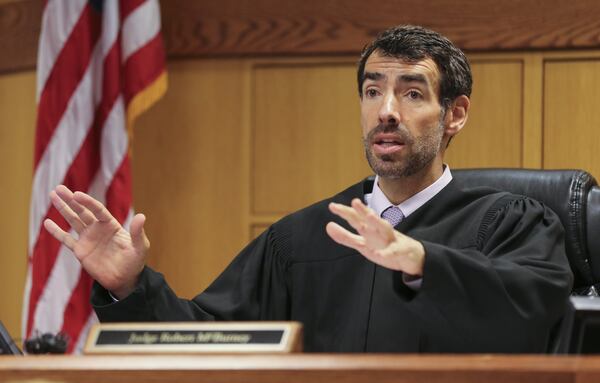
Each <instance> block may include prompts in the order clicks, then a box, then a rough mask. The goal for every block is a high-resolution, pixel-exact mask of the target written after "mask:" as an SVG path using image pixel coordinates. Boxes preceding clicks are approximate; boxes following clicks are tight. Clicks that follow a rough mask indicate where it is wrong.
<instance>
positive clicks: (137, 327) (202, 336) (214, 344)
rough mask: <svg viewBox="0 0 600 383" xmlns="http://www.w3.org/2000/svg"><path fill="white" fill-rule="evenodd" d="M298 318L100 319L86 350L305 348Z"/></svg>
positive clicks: (264, 350) (270, 350)
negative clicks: (210, 319) (287, 320)
mask: <svg viewBox="0 0 600 383" xmlns="http://www.w3.org/2000/svg"><path fill="white" fill-rule="evenodd" d="M301 338H302V325H301V324H300V323H298V322H167V323H165V322H152V323H99V324H96V325H94V326H93V327H92V329H91V330H90V333H89V334H88V338H87V342H86V346H85V349H84V352H85V353H86V354H122V353H126V354H146V353H148V354H163V353H290V352H301V351H302V339H301Z"/></svg>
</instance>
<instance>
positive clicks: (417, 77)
mask: <svg viewBox="0 0 600 383" xmlns="http://www.w3.org/2000/svg"><path fill="white" fill-rule="evenodd" d="M386 77H387V76H386V75H384V74H383V73H380V72H365V80H372V81H377V80H382V79H385V78H386ZM398 80H399V81H401V82H418V83H421V84H425V85H427V84H429V82H428V81H427V78H426V77H425V76H424V75H423V74H421V73H409V74H403V75H400V76H399V77H398Z"/></svg>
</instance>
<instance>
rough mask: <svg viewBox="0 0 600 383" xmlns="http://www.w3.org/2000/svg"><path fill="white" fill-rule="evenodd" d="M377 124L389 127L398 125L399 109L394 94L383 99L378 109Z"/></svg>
mask: <svg viewBox="0 0 600 383" xmlns="http://www.w3.org/2000/svg"><path fill="white" fill-rule="evenodd" d="M379 123H381V124H384V125H391V126H395V125H398V124H400V108H399V104H398V100H397V99H396V97H395V95H394V94H387V95H385V97H383V100H382V104H381V107H380V108H379Z"/></svg>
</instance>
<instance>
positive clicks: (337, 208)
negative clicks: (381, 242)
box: [329, 202, 364, 232]
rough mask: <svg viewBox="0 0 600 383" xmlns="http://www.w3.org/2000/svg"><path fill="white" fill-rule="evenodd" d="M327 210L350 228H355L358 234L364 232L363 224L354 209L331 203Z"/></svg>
mask: <svg viewBox="0 0 600 383" xmlns="http://www.w3.org/2000/svg"><path fill="white" fill-rule="evenodd" d="M329 210H330V211H331V212H332V213H333V214H335V215H338V216H340V217H342V218H343V219H345V220H346V221H347V222H348V223H349V224H350V226H352V227H353V228H355V229H356V230H357V231H358V232H360V231H362V230H364V227H363V226H364V222H363V220H362V219H361V218H360V216H359V214H358V213H357V212H356V210H355V209H354V208H352V207H350V206H346V205H342V204H339V203H335V202H331V203H330V204H329Z"/></svg>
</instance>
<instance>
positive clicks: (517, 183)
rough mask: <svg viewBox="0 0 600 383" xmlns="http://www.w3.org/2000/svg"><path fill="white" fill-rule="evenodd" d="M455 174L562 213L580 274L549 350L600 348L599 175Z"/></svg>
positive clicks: (464, 171) (570, 252) (517, 171)
mask: <svg viewBox="0 0 600 383" xmlns="http://www.w3.org/2000/svg"><path fill="white" fill-rule="evenodd" d="M452 174H453V176H454V178H455V179H456V180H457V181H458V182H460V183H462V184H463V185H464V186H467V187H468V186H488V187H492V188H495V189H499V190H504V191H508V192H511V193H514V194H520V195H525V196H528V197H531V198H534V199H536V200H538V201H540V202H542V203H544V204H545V205H546V206H548V207H550V208H551V209H552V210H554V212H556V213H557V214H558V216H559V217H560V220H561V222H562V224H563V226H564V228H565V234H566V238H565V247H566V252H567V256H568V258H569V263H570V265H571V269H572V271H573V274H574V277H575V281H574V285H573V295H574V296H573V297H571V306H570V307H569V308H568V309H567V314H566V316H565V317H564V318H563V320H562V322H561V323H560V324H559V325H557V327H556V328H555V331H554V336H553V339H552V341H551V344H549V347H548V352H549V353H582V352H583V353H588V352H591V353H598V352H600V345H597V344H596V343H597V339H598V338H599V337H600V310H599V308H600V305H599V304H598V302H599V301H600V298H597V297H598V293H599V292H600V187H598V185H597V183H596V180H595V179H594V177H593V176H592V175H590V174H589V173H587V172H585V171H583V170H534V169H454V170H452ZM582 296H588V298H589V299H588V300H586V299H585V297H582ZM592 297H593V298H592ZM588 306H593V307H592V308H591V309H589V308H586V307H588Z"/></svg>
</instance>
